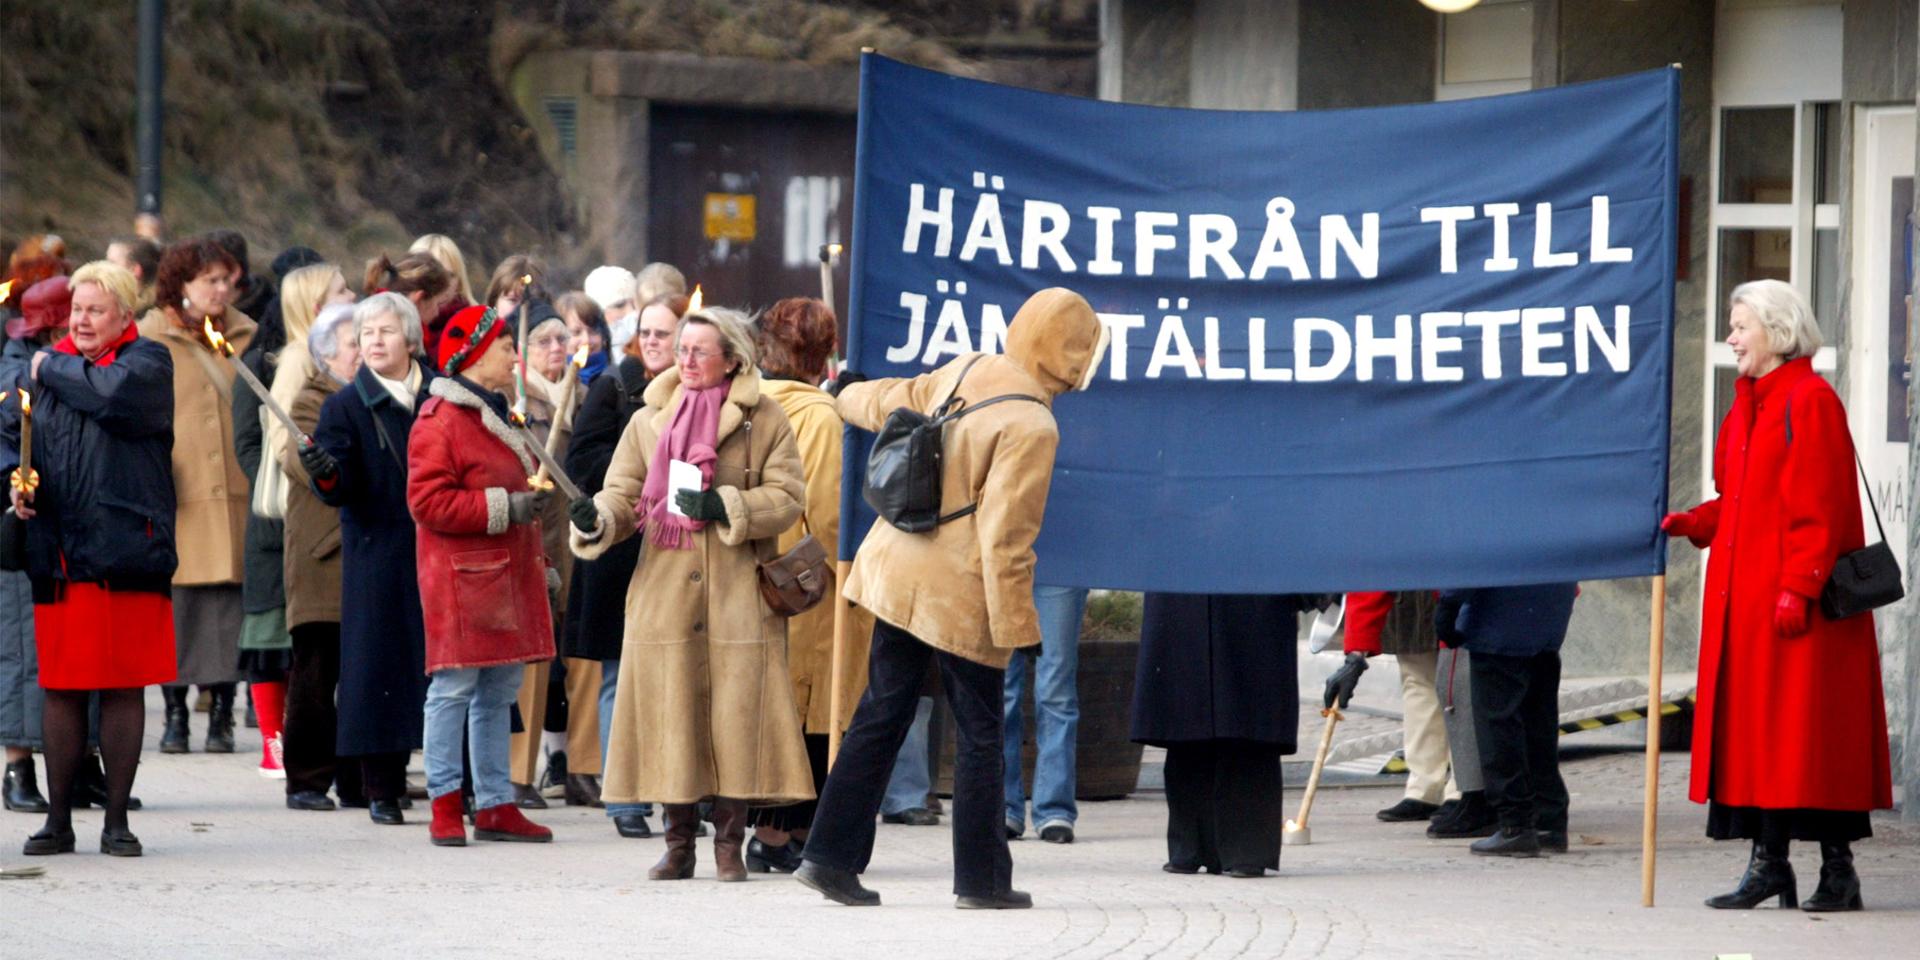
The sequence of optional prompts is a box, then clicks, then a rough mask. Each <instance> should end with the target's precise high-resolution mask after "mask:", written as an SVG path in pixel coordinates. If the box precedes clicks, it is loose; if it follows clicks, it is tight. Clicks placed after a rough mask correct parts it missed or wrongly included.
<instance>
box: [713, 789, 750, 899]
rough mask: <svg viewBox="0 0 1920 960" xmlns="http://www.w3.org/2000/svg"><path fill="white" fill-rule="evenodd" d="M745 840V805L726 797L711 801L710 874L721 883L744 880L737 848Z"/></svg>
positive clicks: (744, 864)
mask: <svg viewBox="0 0 1920 960" xmlns="http://www.w3.org/2000/svg"><path fill="white" fill-rule="evenodd" d="M746 837H747V802H746V801H745V800H732V799H729V798H726V797H715V798H714V799H713V872H714V878H715V879H717V880H719V881H720V882H722V883H739V882H740V881H742V880H745V879H747V863H746V861H745V860H743V859H741V856H740V845H741V844H742V843H744V842H745V841H746Z"/></svg>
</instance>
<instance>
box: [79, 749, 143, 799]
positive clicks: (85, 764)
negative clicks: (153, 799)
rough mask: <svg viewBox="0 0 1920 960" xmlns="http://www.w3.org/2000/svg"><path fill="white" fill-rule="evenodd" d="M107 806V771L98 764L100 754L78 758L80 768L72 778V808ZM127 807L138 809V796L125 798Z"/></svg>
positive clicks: (90, 754)
mask: <svg viewBox="0 0 1920 960" xmlns="http://www.w3.org/2000/svg"><path fill="white" fill-rule="evenodd" d="M88 807H99V808H100V809H102V810H105V809H106V808H107V771H106V770H104V769H102V768H101V766H100V755H99V754H97V753H89V754H87V755H86V756H84V757H81V758H80V769H79V771H78V772H76V773H75V774H74V778H73V809H75V810H85V809H86V808H88ZM127 809H128V810H138V809H140V798H139V797H128V798H127Z"/></svg>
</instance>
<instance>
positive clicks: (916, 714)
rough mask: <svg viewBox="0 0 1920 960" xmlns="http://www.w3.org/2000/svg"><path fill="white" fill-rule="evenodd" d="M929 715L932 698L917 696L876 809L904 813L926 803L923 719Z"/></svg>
mask: <svg viewBox="0 0 1920 960" xmlns="http://www.w3.org/2000/svg"><path fill="white" fill-rule="evenodd" d="M932 718H933V698H932V697H921V698H920V702H919V704H918V705H916V706H915V707H914V708H913V725H912V726H910V727H908V728H907V742H906V743H903V744H901V745H900V752H899V753H897V754H895V755H894V757H893V774H892V776H890V777H889V778H888V779H887V793H886V796H884V797H882V798H881V800H880V812H881V813H885V814H895V813H905V812H907V811H908V810H912V809H915V808H921V809H924V808H925V807H926V805H927V792H928V791H930V790H932V789H933V775H932V774H931V773H929V772H928V771H927V723H928V722H929V721H930V720H931V719H932Z"/></svg>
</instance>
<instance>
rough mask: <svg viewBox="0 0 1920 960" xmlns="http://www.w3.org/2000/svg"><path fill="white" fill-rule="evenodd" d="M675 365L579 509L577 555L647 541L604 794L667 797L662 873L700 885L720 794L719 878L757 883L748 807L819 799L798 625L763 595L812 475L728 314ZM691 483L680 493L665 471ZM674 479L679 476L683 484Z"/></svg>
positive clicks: (657, 869) (704, 327)
mask: <svg viewBox="0 0 1920 960" xmlns="http://www.w3.org/2000/svg"><path fill="white" fill-rule="evenodd" d="M676 347H677V349H676V356H677V357H678V358H679V364H678V365H677V366H675V367H673V368H672V369H669V370H667V371H666V372H664V373H662V374H660V376H658V377H656V378H655V379H654V380H653V382H652V383H651V384H650V385H649V386H648V387H647V391H646V406H645V407H644V408H642V409H641V410H639V411H638V412H636V413H635V414H634V415H633V417H632V419H630V420H629V421H627V425H626V429H625V430H624V432H623V433H622V434H621V437H620V443H619V445H618V446H617V447H615V448H614V451H613V461H612V463H611V464H610V465H609V466H608V467H607V476H606V485H605V486H604V487H602V488H601V490H600V492H599V493H598V494H596V495H595V496H594V497H593V498H592V499H587V498H584V497H583V498H581V499H580V500H577V501H575V502H574V503H573V504H572V505H571V506H570V513H571V515H572V520H573V528H574V529H573V534H572V541H573V550H574V553H575V554H576V555H577V556H579V557H581V558H583V559H587V560H592V559H595V558H598V557H600V556H602V555H604V554H605V553H606V552H607V549H608V548H609V547H612V546H613V545H615V544H617V543H619V542H620V541H622V540H625V539H627V538H628V537H631V536H635V535H643V536H645V537H646V538H647V549H646V551H645V552H644V553H643V554H642V556H641V559H640V566H639V568H638V569H637V570H635V572H634V575H633V583H632V586H631V587H630V597H631V599H630V600H629V601H628V603H627V606H626V610H627V620H626V632H625V646H624V650H625V654H624V655H623V656H622V657H621V658H620V678H619V683H618V688H617V692H616V693H615V694H614V715H613V723H612V729H611V737H612V742H611V744H610V745H609V746H608V748H607V763H606V770H605V776H604V778H603V780H602V783H601V796H602V797H603V798H604V799H605V800H606V802H607V804H608V807H609V808H610V809H611V808H612V807H613V805H614V804H633V803H638V802H641V801H647V800H652V801H659V802H662V803H663V804H664V805H665V808H666V821H667V824H666V826H667V830H666V832H667V852H666V855H665V856H664V857H662V858H661V859H660V862H659V863H657V864H655V865H654V867H653V869H652V870H649V871H648V872H647V877H648V879H651V880H684V879H687V878H689V877H691V876H693V867H694V859H695V858H694V834H695V831H696V830H697V829H698V828H699V820H700V818H699V812H698V810H699V808H698V806H697V805H698V804H699V803H700V801H702V800H706V799H709V798H711V799H712V800H713V825H714V840H713V854H714V860H715V861H716V862H715V864H714V868H715V873H716V875H717V876H718V878H719V879H721V880H731V881H738V880H745V879H747V867H746V863H745V861H744V860H743V859H742V850H741V847H742V844H743V843H744V842H745V837H746V827H747V803H748V801H752V802H754V803H757V804H766V805H772V804H781V803H792V802H795V801H800V800H811V799H813V773H812V770H811V768H810V767H809V765H808V761H807V750H806V746H805V745H804V743H803V742H802V740H801V732H800V716H799V714H798V712H797V711H795V709H794V706H793V686H792V683H791V682H790V681H789V679H788V677H787V656H786V647H787V621H786V620H785V619H783V618H782V617H780V616H779V615H777V614H774V613H773V612H771V611H770V610H769V609H768V607H767V604H766V601H765V600H763V599H761V596H760V582H759V566H758V561H759V559H760V558H761V557H763V556H767V555H769V554H770V552H771V551H772V550H773V549H774V545H775V541H776V540H777V539H778V538H779V536H780V534H782V533H784V532H786V530H787V528H788V527H791V526H793V525H794V524H795V523H797V522H799V520H800V514H801V510H802V504H803V503H804V501H805V499H806V480H805V473H804V470H803V467H802V465H801V461H800V449H799V447H798V446H797V445H796V443H795V441H794V436H793V428H792V426H791V425H790V424H789V423H788V422H787V415H786V414H785V413H783V412H781V409H780V404H779V403H777V402H775V401H774V400H773V398H771V397H769V396H766V395H765V394H763V393H762V392H761V389H760V388H761V380H760V372H759V370H758V369H757V368H756V367H755V365H754V361H755V351H754V345H753V337H752V334H751V333H750V332H749V330H748V327H747V321H746V318H745V317H743V316H741V315H740V314H739V313H737V312H735V311H732V310H720V309H707V310H696V311H694V312H692V313H689V314H687V316H686V318H685V319H683V320H682V321H681V322H680V328H679V334H678V336H677V338H676ZM671 461H679V463H678V464H676V466H679V465H682V464H690V465H691V466H692V468H693V470H694V471H695V473H696V476H697V477H698V489H692V488H684V487H683V488H681V489H675V488H674V486H670V481H669V479H668V477H669V474H670V473H677V472H680V471H670V470H669V469H668V463H669V462H671ZM680 480H681V478H679V477H674V478H673V481H672V482H673V483H674V484H675V485H678V482H679V481H680Z"/></svg>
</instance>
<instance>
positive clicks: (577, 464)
mask: <svg viewBox="0 0 1920 960" xmlns="http://www.w3.org/2000/svg"><path fill="white" fill-rule="evenodd" d="M646 389H647V375H646V367H644V366H642V365H641V363H640V361H639V360H637V359H634V358H633V357H625V358H623V359H621V361H620V365H619V366H617V367H614V368H612V369H609V370H608V371H607V372H606V373H604V374H602V375H600V376H599V377H597V378H595V379H594V381H593V384H592V385H591V386H589V387H588V388H587V398H586V399H585V400H582V401H581V402H580V412H579V413H577V414H575V415H574V418H573V442H572V445H571V446H569V447H568V448H567V462H566V464H565V466H566V468H567V476H569V477H572V478H573V482H574V483H577V484H579V485H580V490H581V492H582V493H585V494H586V495H587V496H589V497H591V496H593V495H594V494H596V493H599V492H600V488H601V487H602V486H604V485H605V484H606V482H607V465H608V464H610V463H612V462H613V448H614V446H615V445H616V444H618V443H619V442H620V434H621V433H623V432H625V431H626V429H627V421H628V420H629V419H631V418H632V417H633V414H634V411H636V410H639V409H640V408H641V407H642V406H645V402H644V400H643V399H642V394H644V393H646ZM643 539H645V538H644V537H628V538H627V539H626V540H623V541H621V542H620V543H618V544H615V545H614V547H613V548H612V549H610V550H608V551H607V552H606V553H605V554H603V555H601V557H600V558H599V559H598V560H580V561H577V562H575V563H574V565H573V590H572V592H571V593H570V594H569V595H568V597H567V617H566V625H565V627H564V632H563V633H562V635H561V638H560V652H561V653H562V654H564V655H565V656H569V657H580V658H582V659H586V660H614V659H618V658H619V656H620V643H621V638H622V637H623V636H624V635H625V634H626V628H627V619H626V617H627V614H626V611H627V587H628V586H629V585H630V584H631V583H633V571H634V568H635V567H637V566H639V565H640V541H641V540H643Z"/></svg>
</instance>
